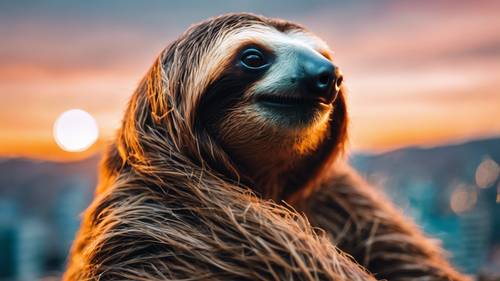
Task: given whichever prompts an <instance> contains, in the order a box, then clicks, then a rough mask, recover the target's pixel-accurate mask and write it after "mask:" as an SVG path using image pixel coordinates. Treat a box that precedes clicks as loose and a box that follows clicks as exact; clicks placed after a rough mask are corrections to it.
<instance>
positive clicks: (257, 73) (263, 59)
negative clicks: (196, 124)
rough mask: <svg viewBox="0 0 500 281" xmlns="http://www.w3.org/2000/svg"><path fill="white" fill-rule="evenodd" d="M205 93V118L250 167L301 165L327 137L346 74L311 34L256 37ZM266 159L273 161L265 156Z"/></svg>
mask: <svg viewBox="0 0 500 281" xmlns="http://www.w3.org/2000/svg"><path fill="white" fill-rule="evenodd" d="M235 37H236V39H235V38H233V39H232V41H231V40H229V41H231V44H229V43H228V45H231V46H234V45H237V46H238V47H237V48H235V49H234V50H232V56H231V59H230V60H229V61H228V63H227V65H224V71H222V72H221V74H220V76H219V78H218V79H217V80H216V81H215V82H214V83H212V84H211V85H210V86H209V87H208V90H207V91H206V92H205V95H206V96H209V97H213V98H212V102H210V103H209V106H205V109H207V110H206V112H204V114H205V115H204V118H206V120H209V121H208V122H209V123H210V124H209V127H211V128H215V129H214V130H213V132H215V134H216V135H217V136H218V139H219V140H220V141H221V143H222V145H223V146H224V147H225V148H226V149H229V150H230V152H231V155H235V156H236V158H238V159H237V160H238V161H243V162H244V164H246V166H247V167H249V166H250V167H253V166H255V165H262V160H263V158H262V157H263V156H264V155H269V159H272V161H270V162H273V163H272V164H270V165H273V166H276V165H293V164H294V162H295V161H294V160H295V159H300V157H301V156H305V155H308V154H310V153H311V152H313V151H315V150H316V149H317V148H318V146H320V145H321V143H322V142H323V140H324V139H325V138H326V137H327V135H328V132H329V126H330V123H331V122H330V118H331V113H332V111H333V110H334V106H333V103H334V101H335V99H336V98H337V95H338V94H339V91H340V86H341V83H342V79H343V78H342V75H341V74H340V71H339V69H338V68H337V67H336V66H335V65H334V64H333V62H332V61H331V57H330V52H329V50H328V47H327V46H326V44H324V43H323V42H322V41H321V40H319V39H318V38H317V37H315V36H313V35H311V34H309V33H305V32H303V31H292V32H289V33H286V32H279V31H277V30H274V31H270V30H264V31H249V32H247V33H245V34H244V35H242V34H238V35H236V36H235ZM264 157H265V156H264Z"/></svg>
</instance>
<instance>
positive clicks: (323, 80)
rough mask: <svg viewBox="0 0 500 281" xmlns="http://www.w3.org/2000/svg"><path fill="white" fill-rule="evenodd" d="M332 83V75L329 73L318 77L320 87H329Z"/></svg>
mask: <svg viewBox="0 0 500 281" xmlns="http://www.w3.org/2000/svg"><path fill="white" fill-rule="evenodd" d="M328 83H330V75H329V74H328V73H323V74H321V75H320V76H319V77H318V84H319V86H327V85H328Z"/></svg>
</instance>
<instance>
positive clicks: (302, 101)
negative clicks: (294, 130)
mask: <svg viewBox="0 0 500 281" xmlns="http://www.w3.org/2000/svg"><path fill="white" fill-rule="evenodd" d="M256 100H257V102H259V103H261V104H264V105H267V106H273V107H282V108H297V107H305V108H311V107H318V106H321V105H323V106H327V105H328V101H326V100H325V99H324V98H319V97H318V98H314V97H296V96H295V97H294V96H281V95H261V96H259V97H258V98H257V99H256Z"/></svg>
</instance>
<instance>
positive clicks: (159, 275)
mask: <svg viewBox="0 0 500 281" xmlns="http://www.w3.org/2000/svg"><path fill="white" fill-rule="evenodd" d="M255 26H264V27H271V28H274V29H276V30H278V31H285V30H289V29H302V28H301V27H300V26H297V25H295V24H293V23H289V22H284V21H279V20H273V19H268V18H264V17H259V16H254V15H250V14H231V15H225V16H221V17H217V18H214V19H210V20H208V21H205V22H203V23H200V24H198V25H195V26H193V27H191V28H190V29H189V30H188V31H187V32H186V33H184V34H183V35H182V36H181V37H179V38H178V39H177V40H176V41H174V42H173V43H172V44H171V45H170V46H168V47H167V48H166V49H165V50H164V51H163V52H162V53H161V55H160V57H159V58H158V59H157V60H156V61H155V62H154V64H153V66H152V67H151V69H150V70H149V72H148V73H147V75H146V76H145V78H144V79H143V80H142V81H141V83H140V85H139V87H138V89H137V90H136V92H135V93H134V95H133V96H132V99H131V101H130V103H129V105H128V108H127V110H126V112H125V117H124V120H123V123H122V127H121V129H120V130H119V132H118V135H117V138H116V141H115V142H114V143H113V144H112V145H111V146H110V148H109V150H108V151H107V153H106V155H105V157H104V159H103V161H102V165H101V177H100V183H99V186H98V187H97V192H96V197H95V199H94V201H93V203H92V204H91V205H90V206H89V208H88V209H87V210H86V212H85V215H84V219H83V222H82V226H81V229H80V231H79V233H78V235H77V238H76V240H75V242H74V245H73V248H72V250H71V254H70V259H69V264H68V268H67V271H66V273H65V275H64V280H375V278H374V277H373V275H372V274H371V273H373V274H375V277H377V279H378V278H387V279H388V280H457V281H458V280H466V278H465V277H463V276H461V275H459V274H458V273H456V272H455V271H454V270H453V269H452V268H451V267H450V266H449V265H448V263H447V262H446V261H445V259H444V258H443V257H442V254H441V253H440V251H439V248H438V247H437V246H434V245H433V244H432V243H431V242H429V240H428V239H427V238H425V237H424V236H423V235H422V234H421V233H420V231H418V229H417V228H416V227H415V226H413V224H411V223H409V222H408V220H407V219H406V218H403V217H402V216H401V215H400V214H399V213H398V212H397V211H395V210H394V208H393V207H391V206H390V205H389V204H388V203H387V202H386V201H385V199H382V198H380V197H379V196H377V195H374V194H373V192H372V191H371V190H370V187H368V186H366V185H365V184H363V183H360V182H358V181H355V180H353V178H354V176H353V173H352V172H347V173H343V174H340V172H339V169H338V168H337V166H336V165H334V164H333V160H334V159H335V158H336V157H335V156H336V154H337V153H338V152H339V151H340V150H341V148H342V143H343V142H344V140H345V131H346V112H345V103H344V97H343V95H342V94H341V95H340V96H339V98H338V99H337V101H336V104H335V111H334V116H333V117H332V121H331V123H330V126H331V128H330V129H331V132H329V135H328V141H327V142H325V144H323V145H322V147H321V149H319V150H317V151H315V153H314V155H311V156H310V157H308V158H307V159H306V161H305V163H303V164H302V165H298V166H297V167H294V169H295V170H293V172H294V173H293V176H291V177H290V179H288V178H287V179H286V180H282V181H277V182H276V183H275V184H274V185H273V186H272V187H273V188H276V189H275V190H272V191H271V192H269V191H267V190H265V189H263V188H262V186H259V181H258V180H256V179H252V177H251V176H249V175H247V174H245V170H242V169H241V167H239V166H238V165H237V164H236V163H235V162H234V159H232V157H231V155H230V154H229V153H228V152H227V151H225V150H224V149H223V148H222V147H221V145H220V144H219V141H218V139H217V138H216V137H214V135H213V133H212V132H211V131H210V130H209V128H206V127H205V126H204V125H203V122H200V116H199V115H200V112H201V111H203V110H201V109H202V108H201V107H202V106H203V104H204V98H206V97H204V93H205V92H206V91H207V88H209V86H210V85H211V83H212V82H214V81H215V80H216V79H217V78H218V77H219V76H220V74H221V73H222V71H223V70H224V69H225V68H226V67H227V66H226V65H224V63H222V64H216V63H214V62H213V61H210V60H209V59H207V58H211V59H214V58H220V57H223V56H225V55H227V54H225V53H217V50H218V49H219V48H218V47H219V46H220V45H221V44H224V43H226V41H225V38H227V35H228V34H231V33H233V32H236V31H238V30H244V29H251V28H254V27H255ZM227 44H229V43H227ZM187 63H189V64H190V65H186V64H187ZM215 98H217V97H215ZM331 171H333V173H331ZM327 172H328V173H327ZM324 175H328V177H325V176H324ZM280 176H281V177H283V178H284V175H280ZM255 193H257V195H256V194H255ZM270 198H273V199H275V200H277V201H279V200H286V201H287V202H289V203H290V204H291V205H287V203H285V202H284V201H282V202H283V204H278V203H274V202H273V201H271V200H269V199H270ZM294 208H297V209H298V210H299V211H301V212H304V213H305V215H306V216H307V217H306V216H304V215H303V214H302V213H299V212H297V211H295V210H294ZM308 219H309V220H310V221H311V222H312V224H313V226H315V227H320V228H321V229H320V228H314V227H313V226H311V225H310V224H309V221H308ZM322 229H324V230H325V231H323V230H322ZM337 245H338V246H339V248H340V250H339V248H337V247H336V246H337ZM344 252H345V253H347V254H345V253H344ZM351 255H352V256H351ZM358 263H361V264H362V265H363V266H364V267H366V269H365V268H363V267H361V266H359V265H358ZM369 272H371V273H369Z"/></svg>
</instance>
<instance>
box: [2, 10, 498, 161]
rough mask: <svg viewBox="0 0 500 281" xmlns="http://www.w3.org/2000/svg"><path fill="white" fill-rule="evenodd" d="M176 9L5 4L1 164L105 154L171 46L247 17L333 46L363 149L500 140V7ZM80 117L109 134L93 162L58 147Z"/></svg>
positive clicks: (356, 141)
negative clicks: (62, 132)
mask: <svg viewBox="0 0 500 281" xmlns="http://www.w3.org/2000/svg"><path fill="white" fill-rule="evenodd" d="M175 2H176V3H174V1H159V0H158V1H124V0H115V1H98V0H96V1H55V0H52V1H43V4H42V1H2V2H0V38H1V44H0V157H1V156H26V157H36V158H42V159H62V160H65V159H75V158H81V157H84V156H87V155H90V154H91V153H95V152H96V151H98V150H99V149H100V148H102V145H103V143H105V141H106V140H109V139H110V138H111V137H112V136H113V133H114V130H115V129H116V128H117V127H118V126H119V123H120V119H121V115H122V112H123V110H124V106H125V104H126V102H127V100H128V98H129V97H130V95H131V93H132V92H133V90H134V88H135V86H136V85H137V83H138V81H139V80H140V78H141V76H142V75H144V74H145V72H146V70H147V69H148V67H149V66H150V64H151V63H152V61H153V59H154V58H155V56H156V55H157V54H158V53H159V51H160V50H161V49H162V48H163V47H165V46H166V45H167V44H168V42H169V41H171V40H172V39H174V38H175V37H176V36H177V35H179V34H180V33H181V32H182V31H184V30H185V29H186V28H187V27H188V26H189V25H190V24H192V23H194V22H197V21H200V20H203V19H205V18H207V17H210V16H215V15H219V14H222V13H225V12H241V11H246V12H254V13H259V14H264V15H266V16H274V17H282V18H285V19H289V20H293V21H297V22H299V23H302V24H303V25H305V26H306V27H308V28H309V29H310V30H312V31H313V32H315V33H316V34H318V35H319V36H320V37H322V38H323V39H325V41H327V42H328V44H329V45H330V46H331V47H332V49H333V50H334V54H335V60H336V62H337V64H338V65H339V66H340V67H341V68H342V70H343V72H344V74H345V77H346V85H347V87H348V89H349V94H348V102H349V110H350V115H351V131H350V146H351V148H352V150H354V151H370V152H378V151H385V150H389V149H394V148H398V147H403V146H409V145H423V146H429V145H438V144H445V143H449V142H460V141H464V140H467V139H474V138H483V137H489V136H499V135H500V1H396V0H394V1H387V0H386V1H295V0H294V1H290V0H283V1H264V0H262V1H250V0H248V1H243V0H239V1H231V0H227V1H175ZM344 2H346V3H344ZM72 108H81V109H84V110H86V111H88V112H89V113H91V114H92V115H93V116H94V117H95V118H96V120H97V123H98V125H99V128H100V134H101V137H100V139H99V141H98V142H97V143H96V144H95V145H94V146H93V147H92V148H91V149H90V150H88V151H87V152H83V153H69V152H63V151H62V150H61V149H60V148H58V146H57V145H56V142H55V141H54V140H53V137H52V126H53V123H54V121H55V119H56V118H57V116H58V115H59V114H61V113H62V112H64V111H66V110H68V109H72Z"/></svg>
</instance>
